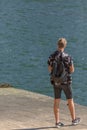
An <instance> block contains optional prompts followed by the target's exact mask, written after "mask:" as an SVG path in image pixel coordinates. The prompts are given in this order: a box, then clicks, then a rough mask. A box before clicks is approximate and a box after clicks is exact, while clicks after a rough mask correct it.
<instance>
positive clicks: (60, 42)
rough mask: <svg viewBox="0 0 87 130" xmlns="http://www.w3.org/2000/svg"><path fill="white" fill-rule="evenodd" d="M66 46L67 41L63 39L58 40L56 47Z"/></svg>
mask: <svg viewBox="0 0 87 130" xmlns="http://www.w3.org/2000/svg"><path fill="white" fill-rule="evenodd" d="M66 44H67V40H66V39H65V38H60V39H59V40H58V47H59V48H65V47H66Z"/></svg>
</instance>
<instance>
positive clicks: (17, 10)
mask: <svg viewBox="0 0 87 130" xmlns="http://www.w3.org/2000/svg"><path fill="white" fill-rule="evenodd" d="M86 5H87V1H86V0H84V1H82V0H79V1H75V0H67V2H65V0H42V1H40V0H15V1H12V0H3V1H1V2H0V83H9V84H11V85H13V86H15V87H16V88H22V89H26V90H29V91H33V92H38V93H42V94H45V95H49V96H53V89H52V86H51V84H50V82H49V73H48V70H47V59H48V57H49V55H50V53H52V52H53V51H54V50H56V47H57V44H56V43H57V40H58V38H60V37H65V38H66V39H67V40H68V46H67V48H66V51H68V53H69V54H71V55H72V56H73V59H74V64H75V73H74V74H73V84H72V89H73V95H74V100H75V102H77V103H79V104H82V105H85V106H87V100H86V98H87V79H86V77H87V53H86V51H87V49H86V48H87V6H86ZM63 98H64V95H63Z"/></svg>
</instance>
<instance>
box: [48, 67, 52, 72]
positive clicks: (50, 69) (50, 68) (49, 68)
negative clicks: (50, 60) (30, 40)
mask: <svg viewBox="0 0 87 130" xmlns="http://www.w3.org/2000/svg"><path fill="white" fill-rule="evenodd" d="M48 70H49V72H50V73H51V71H52V67H51V66H50V65H48Z"/></svg>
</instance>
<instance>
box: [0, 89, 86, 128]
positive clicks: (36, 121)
mask: <svg viewBox="0 0 87 130" xmlns="http://www.w3.org/2000/svg"><path fill="white" fill-rule="evenodd" d="M66 104H67V103H66V101H61V104H60V108H61V110H60V117H61V121H62V122H63V123H64V124H65V126H64V127H62V128H60V129H61V130H87V107H85V106H80V105H77V104H75V107H76V113H77V116H78V117H81V123H80V124H79V125H77V126H71V117H70V113H69V110H68V107H67V105H66ZM0 129H1V130H57V129H58V128H55V121H54V114H53V98H51V97H49V96H44V95H41V94H37V93H33V92H29V91H25V90H21V89H15V88H0Z"/></svg>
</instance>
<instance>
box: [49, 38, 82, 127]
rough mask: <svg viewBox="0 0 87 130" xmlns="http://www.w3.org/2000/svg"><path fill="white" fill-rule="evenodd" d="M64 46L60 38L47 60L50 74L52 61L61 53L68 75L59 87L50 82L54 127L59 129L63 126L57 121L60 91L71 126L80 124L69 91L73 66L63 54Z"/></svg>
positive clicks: (65, 42)
mask: <svg viewBox="0 0 87 130" xmlns="http://www.w3.org/2000/svg"><path fill="white" fill-rule="evenodd" d="M66 44H67V41H66V39H65V38H60V39H59V40H58V50H57V51H55V52H54V53H53V54H51V55H50V57H49V59H48V70H49V72H50V73H52V68H53V61H54V59H55V57H56V56H57V55H59V54H60V53H62V57H63V60H64V66H65V68H66V71H67V73H68V75H67V77H66V79H67V80H66V81H64V82H63V83H61V84H60V85H56V84H55V81H52V80H51V83H52V85H53V88H54V96H55V98H54V115H55V121H56V127H60V126H63V125H64V124H63V123H61V122H60V119H59V104H60V99H61V92H62V90H63V91H64V93H65V96H66V98H67V101H68V107H69V110H70V114H71V118H72V124H73V125H77V124H78V123H79V122H80V118H76V115H75V107H74V101H73V98H72V89H71V82H72V78H71V73H73V72H74V64H73V61H72V59H71V57H70V56H69V55H68V54H67V53H65V52H64V49H65V47H66Z"/></svg>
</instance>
